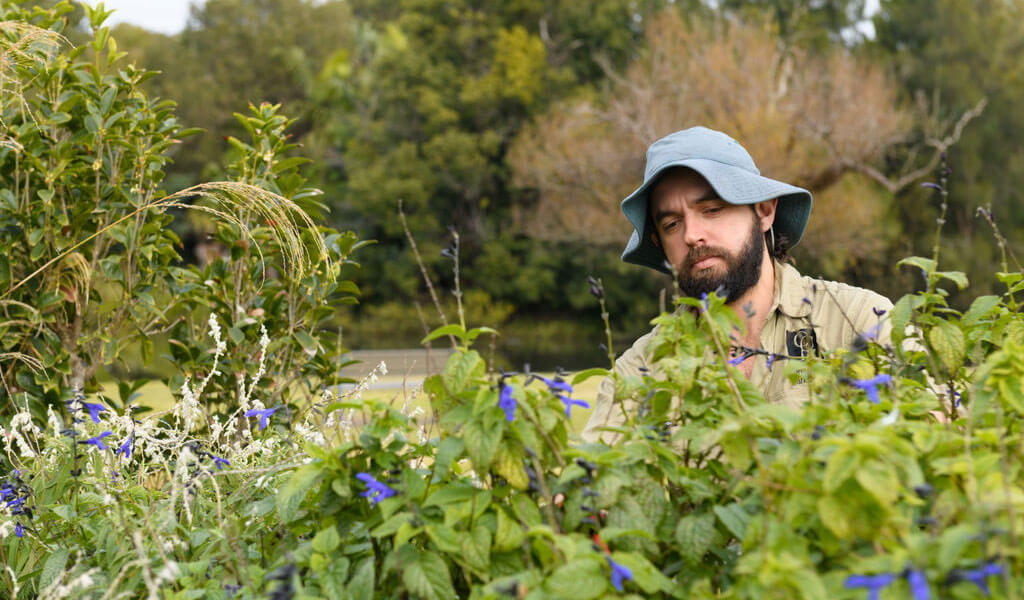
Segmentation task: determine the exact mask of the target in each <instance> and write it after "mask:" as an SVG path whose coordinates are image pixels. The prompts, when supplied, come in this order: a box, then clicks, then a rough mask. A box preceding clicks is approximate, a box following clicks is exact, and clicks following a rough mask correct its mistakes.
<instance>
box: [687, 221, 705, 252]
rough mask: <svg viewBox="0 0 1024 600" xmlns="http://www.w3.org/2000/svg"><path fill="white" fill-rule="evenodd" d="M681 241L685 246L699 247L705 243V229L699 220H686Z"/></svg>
mask: <svg viewBox="0 0 1024 600" xmlns="http://www.w3.org/2000/svg"><path fill="white" fill-rule="evenodd" d="M683 241H684V242H686V245H687V246H691V247H694V246H701V245H704V244H706V243H707V228H706V227H705V226H704V223H703V222H702V221H701V219H688V220H687V223H686V230H685V231H684V232H683Z"/></svg>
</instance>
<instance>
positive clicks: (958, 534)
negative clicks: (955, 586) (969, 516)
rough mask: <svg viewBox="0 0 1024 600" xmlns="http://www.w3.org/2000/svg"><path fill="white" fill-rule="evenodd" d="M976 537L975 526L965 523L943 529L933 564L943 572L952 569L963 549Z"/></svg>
mask: <svg viewBox="0 0 1024 600" xmlns="http://www.w3.org/2000/svg"><path fill="white" fill-rule="evenodd" d="M977 537H978V535H977V531H976V530H975V528H974V527H971V526H967V525H955V526H953V527H950V528H949V529H946V530H945V531H943V532H942V538H941V539H940V541H939V552H938V560H937V561H936V565H935V566H936V567H938V568H939V569H941V570H942V571H943V572H947V571H950V570H952V569H953V567H955V566H956V565H957V562H958V560H959V558H960V555H961V554H963V551H964V549H965V548H967V547H968V546H970V545H971V544H973V543H974V542H975V541H976V540H977Z"/></svg>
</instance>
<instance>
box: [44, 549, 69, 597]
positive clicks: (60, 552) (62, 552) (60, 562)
mask: <svg viewBox="0 0 1024 600" xmlns="http://www.w3.org/2000/svg"><path fill="white" fill-rule="evenodd" d="M70 554H71V551H70V550H68V549H67V548H57V549H55V550H54V551H53V552H51V553H50V556H49V557H48V558H47V559H46V563H45V564H44V565H43V571H42V573H41V574H40V575H39V589H40V590H44V589H46V587H47V586H49V585H50V584H51V583H53V582H54V581H56V580H57V578H58V577H59V576H60V574H61V573H63V572H64V567H65V566H66V565H67V562H68V555H70Z"/></svg>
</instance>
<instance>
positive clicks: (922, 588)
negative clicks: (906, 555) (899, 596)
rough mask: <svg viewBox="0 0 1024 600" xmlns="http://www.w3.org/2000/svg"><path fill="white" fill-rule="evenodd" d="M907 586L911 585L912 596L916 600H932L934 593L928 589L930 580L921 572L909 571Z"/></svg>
mask: <svg viewBox="0 0 1024 600" xmlns="http://www.w3.org/2000/svg"><path fill="white" fill-rule="evenodd" d="M907 584H908V585H910V595H911V596H913V597H914V600H930V599H931V597H932V593H931V589H930V588H929V587H928V578H927V577H925V576H924V573H922V572H921V571H917V570H915V569H908V570H907Z"/></svg>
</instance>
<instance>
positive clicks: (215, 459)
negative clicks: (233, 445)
mask: <svg viewBox="0 0 1024 600" xmlns="http://www.w3.org/2000/svg"><path fill="white" fill-rule="evenodd" d="M210 456H211V457H213V464H215V465H217V470H218V471H220V470H221V469H223V468H224V467H225V466H227V467H230V466H231V463H229V462H228V461H226V460H225V459H223V458H221V457H219V456H213V455H212V454H211V455H210Z"/></svg>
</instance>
